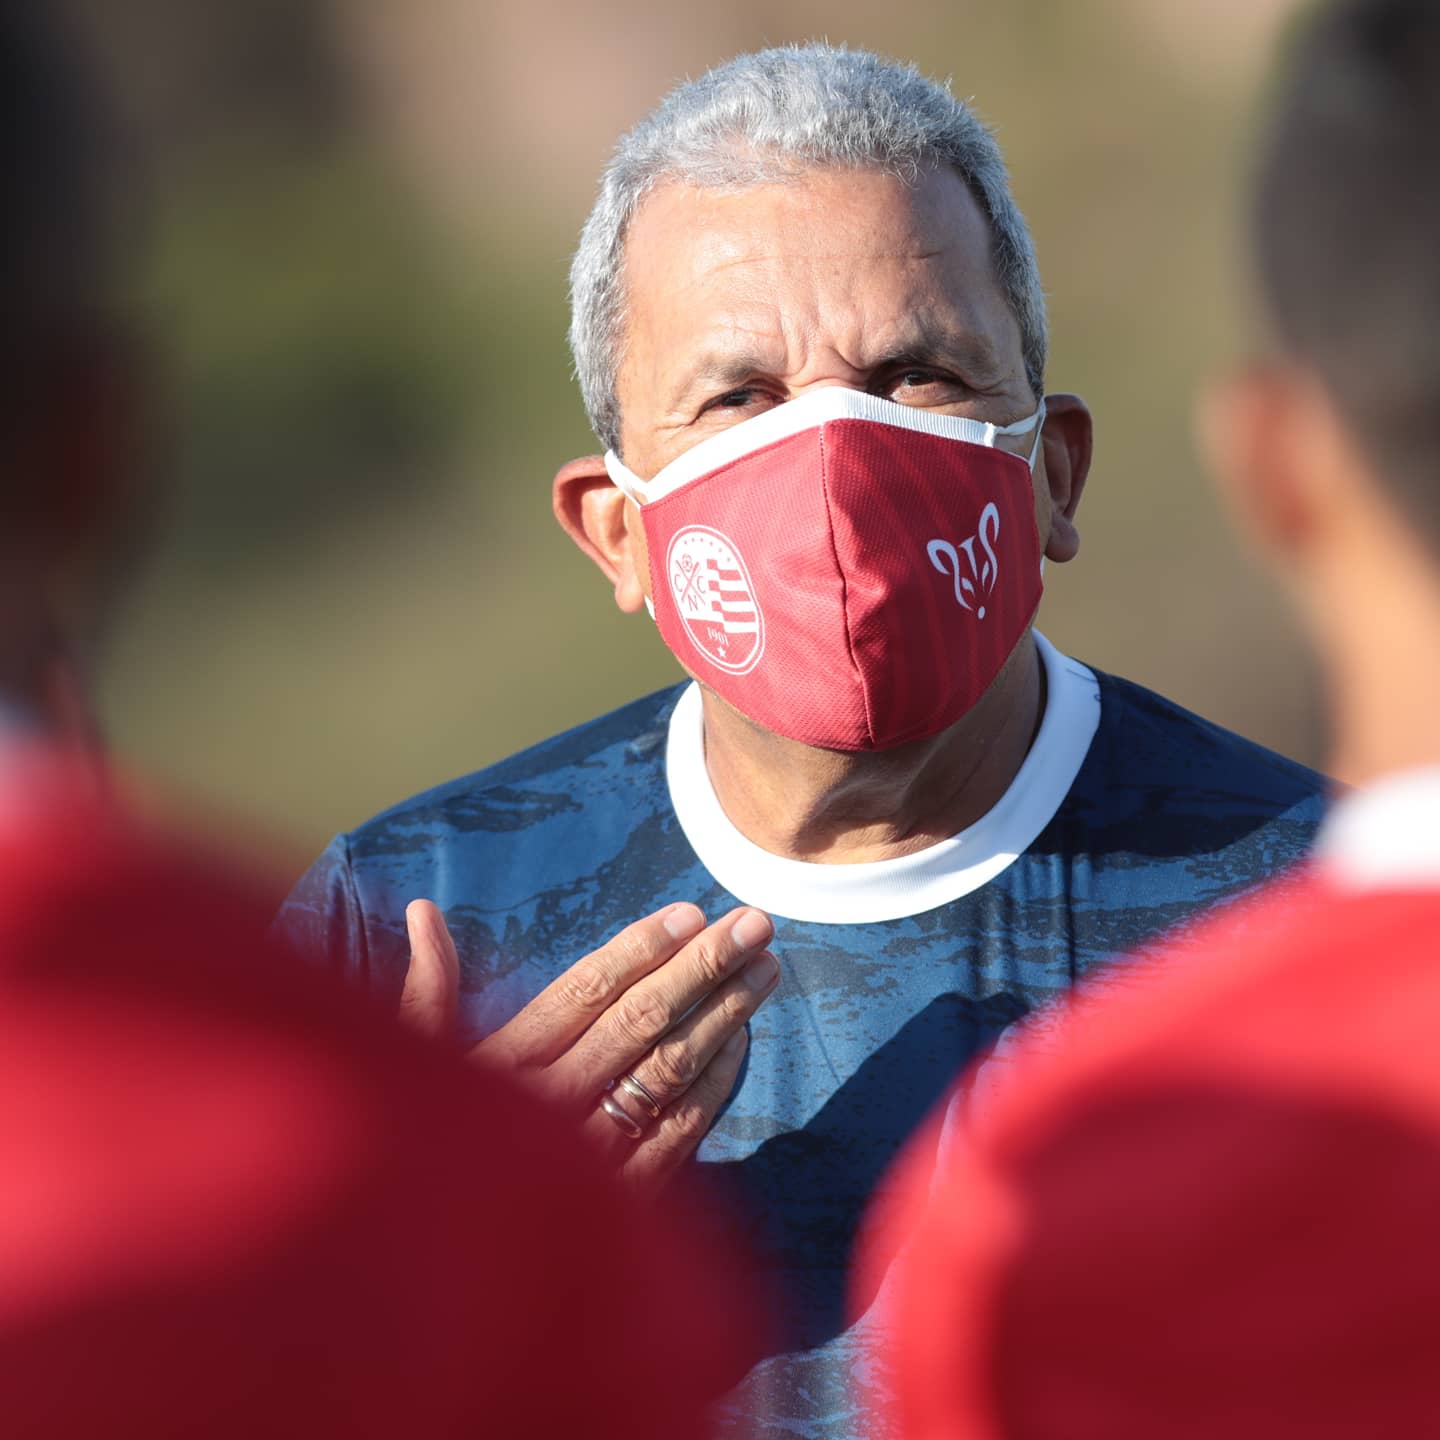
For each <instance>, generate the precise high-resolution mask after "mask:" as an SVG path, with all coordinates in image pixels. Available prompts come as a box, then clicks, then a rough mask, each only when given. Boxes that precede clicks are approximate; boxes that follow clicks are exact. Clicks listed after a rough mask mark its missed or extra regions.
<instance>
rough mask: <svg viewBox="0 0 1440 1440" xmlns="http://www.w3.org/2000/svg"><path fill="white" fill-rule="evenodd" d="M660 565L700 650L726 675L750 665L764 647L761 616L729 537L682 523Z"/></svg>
mask: <svg viewBox="0 0 1440 1440" xmlns="http://www.w3.org/2000/svg"><path fill="white" fill-rule="evenodd" d="M665 571H666V574H667V575H668V576H669V578H670V590H671V593H672V594H673V595H674V597H675V606H676V608H677V609H678V610H679V612H680V617H681V619H683V620H684V622H685V628H686V630H687V631H688V632H689V635H690V638H691V640H693V641H694V643H695V647H696V648H697V649H698V650H699V651H700V653H701V654H702V655H704V657H705V658H706V659H707V660H709V661H710V662H711V663H712V664H714V665H717V666H719V667H720V669H722V670H724V671H727V672H728V673H729V674H732V675H744V674H746V673H747V672H748V671H750V670H753V669H754V668H755V666H756V665H757V664H758V663H759V660H760V656H761V655H762V654H763V653H764V650H765V618H764V616H763V615H762V614H761V612H760V606H759V603H758V602H757V601H756V599H755V587H754V586H753V585H752V584H751V583H750V572H749V570H748V569H747V568H746V566H745V561H744V560H743V559H742V558H741V556H740V552H739V551H738V550H737V549H736V548H735V545H734V542H733V541H731V540H729V539H728V538H727V537H726V536H724V535H722V534H721V533H720V532H719V531H718V530H712V529H710V528H709V527H708V526H704V525H688V526H686V527H685V528H684V529H682V530H678V531H677V532H676V533H675V535H674V536H673V537H672V539H671V541H670V546H669V549H668V551H667V552H666V556H665Z"/></svg>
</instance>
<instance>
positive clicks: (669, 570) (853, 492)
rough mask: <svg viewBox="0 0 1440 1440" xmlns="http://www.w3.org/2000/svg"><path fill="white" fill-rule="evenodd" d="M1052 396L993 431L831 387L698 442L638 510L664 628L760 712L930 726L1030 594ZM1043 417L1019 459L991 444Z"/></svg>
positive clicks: (987, 673)
mask: <svg viewBox="0 0 1440 1440" xmlns="http://www.w3.org/2000/svg"><path fill="white" fill-rule="evenodd" d="M1044 409H1045V407H1044V405H1043V403H1042V405H1041V406H1040V409H1039V410H1037V411H1036V412H1035V414H1034V415H1032V416H1030V417H1029V418H1028V419H1025V420H1021V421H1019V422H1017V423H1016V424H1014V425H1006V426H1003V427H997V426H994V425H988V424H986V423H984V422H983V421H979V420H968V419H962V418H960V417H958V416H953V415H936V414H933V413H930V412H928V411H924V410H918V409H914V408H912V407H910V406H906V405H897V404H895V403H894V402H893V401H890V400H881V399H878V398H877V397H875V396H873V395H868V394H865V393H863V392H861V391H857V390H847V389H843V388H840V387H826V388H825V389H822V390H817V391H813V392H811V393H810V394H809V395H806V396H803V397H801V398H800V399H798V400H792V401H790V402H789V403H788V404H785V405H778V406H776V407H775V408H774V409H773V410H769V411H767V412H766V413H765V414H763V415H759V416H757V417H756V418H755V419H753V420H746V421H744V422H742V423H741V424H739V425H736V426H734V427H733V428H732V429H730V430H726V431H724V432H723V433H721V434H719V435H716V436H714V437H713V438H712V439H709V440H704V441H702V442H701V443H700V444H698V445H696V446H695V447H694V448H693V449H690V450H687V451H686V452H685V454H683V455H682V456H680V458H679V459H678V460H675V461H672V462H671V463H670V464H669V465H667V466H666V467H665V468H664V469H663V470H661V471H660V472H659V474H657V475H656V476H655V477H654V479H652V480H650V481H642V480H639V479H637V478H636V477H635V476H634V475H632V474H631V473H630V471H629V470H627V469H626V468H625V466H624V465H623V464H622V463H621V461H620V459H619V457H618V456H616V455H615V454H614V453H613V452H611V453H610V454H608V455H606V457H605V466H606V469H607V470H608V471H609V473H610V478H611V479H612V480H613V481H614V482H615V484H616V485H617V486H619V488H620V489H621V490H623V491H624V492H625V494H626V495H628V496H629V497H630V498H631V499H632V500H634V501H635V503H636V504H637V505H639V506H640V507H641V514H642V515H643V516H644V520H645V535H646V539H647V540H648V542H649V548H650V588H651V594H652V596H653V611H654V615H655V620H656V623H657V624H658V625H659V627H660V634H661V635H662V636H663V637H664V640H665V643H666V644H667V645H668V646H669V647H670V649H671V650H672V651H674V653H675V656H676V658H677V659H678V660H679V661H680V663H681V664H682V665H683V666H684V667H685V668H686V669H687V670H688V671H690V673H691V674H692V675H694V676H695V677H696V679H698V680H699V681H700V682H701V684H703V685H705V686H708V687H709V688H710V689H712V690H714V691H715V692H716V694H718V695H720V696H722V697H723V698H724V699H725V700H727V701H728V702H729V703H730V704H731V705H733V706H734V707H735V708H736V709H737V710H739V711H741V712H742V713H743V714H745V715H748V716H749V717H750V718H751V719H752V720H754V721H755V722H756V724H758V725H762V726H764V728H765V729H767V730H770V731H773V732H774V733H775V734H777V735H784V736H788V737H789V738H790V739H792V740H798V741H800V742H801V743H802V744H805V745H815V746H819V747H821V748H823V749H826V750H886V749H889V748H890V747H891V746H895V745H903V744H904V743H905V742H906V741H908V740H921V739H924V738H926V737H927V736H930V735H936V734H938V733H939V732H940V731H941V730H944V729H946V728H947V727H948V726H950V725H953V724H954V723H955V722H956V721H957V720H958V719H960V717H961V716H962V715H964V714H965V713H966V711H968V710H969V709H970V708H971V707H972V706H973V705H974V704H975V702H976V701H977V700H978V699H979V698H980V697H981V695H983V694H984V693H985V691H986V690H987V689H988V688H989V686H990V684H991V682H992V681H994V679H995V677H996V676H997V675H998V674H999V673H1000V670H1001V668H1002V667H1003V666H1004V664H1005V662H1006V660H1008V659H1009V657H1010V654H1011V652H1012V651H1013V650H1014V649H1015V646H1016V645H1017V644H1019V642H1020V639H1021V637H1022V636H1023V635H1024V634H1025V632H1026V631H1027V630H1028V629H1029V626H1030V622H1031V621H1032V620H1033V619H1034V617H1035V610H1036V607H1037V606H1038V605H1039V603H1040V594H1041V590H1042V588H1043V587H1042V584H1041V580H1040V565H1041V558H1040V555H1041V552H1040V537H1039V535H1038V534H1037V532H1036V528H1035V501H1034V493H1033V490H1032V487H1031V481H1030V472H1031V469H1032V468H1033V466H1034V464H1035V457H1036V455H1037V454H1038V452H1039V448H1040V426H1041V425H1042V424H1043V419H1044ZM1032 429H1033V430H1035V432H1036V434H1035V443H1034V445H1033V447H1032V448H1031V451H1030V457H1029V461H1028V463H1027V461H1026V460H1024V459H1022V458H1021V457H1020V456H1018V455H1011V454H1009V453H1007V452H1006V451H1003V450H997V449H996V448H995V443H994V442H995V437H996V436H998V435H1023V434H1026V433H1028V432H1029V431H1030V430H1032Z"/></svg>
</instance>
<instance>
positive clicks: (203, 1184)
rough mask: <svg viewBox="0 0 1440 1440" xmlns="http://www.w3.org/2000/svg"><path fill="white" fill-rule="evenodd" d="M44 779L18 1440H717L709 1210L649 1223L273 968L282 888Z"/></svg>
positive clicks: (594, 1172) (0, 1159)
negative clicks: (681, 1308) (711, 1415)
mask: <svg viewBox="0 0 1440 1440" xmlns="http://www.w3.org/2000/svg"><path fill="white" fill-rule="evenodd" d="M39 769H43V767H32V768H31V771H30V772H28V773H27V776H26V778H25V781H24V782H23V783H22V784H18V785H17V784H12V785H9V786H7V787H6V789H5V792H4V794H3V796H0V1088H3V1091H4V1094H5V1103H4V1105H3V1107H0V1413H3V1414H4V1416H5V1429H6V1432H7V1433H8V1434H13V1435H16V1436H20V1435H24V1436H26V1437H27V1440H85V1437H92V1436H99V1435H104V1436H110V1437H134V1440H142V1437H143V1440H192V1437H198V1436H206V1437H209V1440H253V1437H256V1436H262V1435H297V1436H298V1435H313V1436H326V1437H334V1440H372V1437H373V1440H390V1437H395V1436H402V1435H403V1436H415V1437H416V1440H479V1437H482V1436H491V1435H493V1436H502V1435H503V1436H522V1435H523V1436H533V1437H537V1440H571V1437H574V1436H577V1435H582V1434H583V1435H586V1436H592V1437H597V1440H598V1437H614V1440H620V1437H624V1440H642V1437H643V1440H672V1437H675V1436H682V1435H692V1434H698V1433H699V1418H698V1417H699V1415H700V1412H701V1411H702V1410H703V1408H704V1405H705V1403H706V1402H707V1401H708V1399H709V1398H710V1397H711V1396H712V1395H716V1394H719V1393H720V1392H721V1391H723V1390H724V1389H725V1388H727V1387H728V1385H729V1384H731V1383H733V1381H734V1380H735V1379H736V1378H738V1376H739V1375H740V1374H741V1373H743V1370H744V1368H745V1365H746V1363H747V1359H748V1354H749V1351H748V1343H749V1342H748V1338H747V1337H748V1335H749V1334H750V1333H751V1332H750V1330H749V1329H748V1319H749V1317H748V1315H747V1314H746V1313H744V1312H742V1311H741V1309H740V1308H739V1307H738V1306H737V1305H736V1303H735V1302H736V1298H737V1296H738V1289H736V1288H735V1287H736V1286H737V1285H738V1284H739V1281H738V1280H737V1279H736V1276H737V1274H738V1273H740V1267H737V1266H736V1265H735V1264H734V1259H735V1257H734V1256H733V1255H731V1254H730V1253H729V1252H728V1249H727V1248H726V1247H725V1246H722V1245H720V1244H719V1243H718V1242H717V1241H714V1240H712V1241H710V1242H709V1243H710V1247H711V1249H710V1253H704V1252H703V1251H702V1249H701V1243H700V1242H699V1241H696V1240H693V1239H692V1238H691V1237H690V1236H689V1235H688V1234H682V1233H681V1232H680V1231H679V1229H678V1221H677V1220H676V1215H677V1214H680V1215H684V1216H686V1217H687V1218H692V1219H693V1217H694V1214H695V1212H694V1209H693V1203H692V1197H691V1195H690V1192H689V1191H688V1189H682V1190H677V1191H674V1192H667V1197H666V1199H667V1204H668V1205H669V1206H670V1207H672V1208H671V1209H669V1210H668V1211H666V1212H665V1213H657V1212H656V1211H654V1210H652V1208H651V1207H650V1206H649V1205H648V1204H647V1203H645V1202H644V1201H643V1200H642V1198H641V1197H637V1196H635V1195H633V1194H630V1193H629V1192H628V1191H624V1190H622V1187H621V1186H620V1185H619V1184H618V1182H617V1181H616V1179H615V1177H614V1175H613V1172H611V1171H610V1170H609V1168H608V1166H607V1165H605V1164H602V1162H601V1161H600V1160H599V1159H598V1158H597V1157H595V1156H593V1155H592V1154H590V1153H589V1151H588V1150H586V1149H585V1147H584V1146H583V1145H582V1143H581V1142H580V1140H579V1137H578V1136H577V1135H576V1133H575V1131H574V1127H573V1125H572V1123H571V1121H570V1119H569V1117H568V1116H561V1115H555V1114H552V1113H551V1112H550V1111H549V1110H548V1109H546V1108H545V1107H542V1106H541V1105H540V1103H539V1102H538V1101H537V1100H536V1099H535V1098H534V1097H533V1096H530V1095H528V1094H526V1093H523V1092H521V1091H520V1090H519V1089H517V1088H515V1087H513V1085H512V1083H511V1082H510V1081H509V1080H508V1079H506V1078H504V1077H500V1076H494V1075H490V1074H488V1073H484V1072H481V1071H480V1070H479V1069H478V1068H477V1067H475V1066H474V1065H473V1064H470V1063H467V1062H466V1061H465V1060H464V1059H463V1058H462V1057H461V1055H460V1054H459V1053H458V1052H451V1051H448V1050H446V1049H443V1048H441V1047H438V1046H430V1045H426V1044H423V1043H422V1042H420V1041H419V1040H418V1039H416V1038H414V1037H412V1036H411V1035H409V1034H408V1033H407V1032H404V1031H402V1030H401V1029H400V1028H399V1027H398V1026H396V1025H395V1023H394V1021H393V1019H392V1018H391V1017H390V1016H389V1015H388V1014H382V1013H380V1011H379V1010H378V1009H375V1008H372V1006H371V1005H370V1003H369V1002H368V1000H364V999H361V998H360V997H359V996H358V994H357V993H355V992H351V991H347V990H345V989H343V988H341V987H339V986H332V985H331V984H326V983H322V981H323V979H324V978H325V977H322V976H321V975H320V974H319V973H318V971H317V970H315V969H314V968H312V967H310V966H307V965H305V964H302V963H300V961H299V960H298V959H297V957H294V956H290V955H284V954H276V953H274V951H273V949H272V946H271V940H270V937H269V935H268V934H267V932H268V928H269V923H270V916H271V914H272V913H273V909H272V905H271V903H270V893H271V892H270V891H269V889H268V887H264V888H260V887H252V886H251V885H249V884H248V883H247V882H245V881H243V880H241V879H237V878H236V877H235V875H234V874H233V873H232V872H231V871H230V870H229V869H228V867H227V868H224V869H222V868H221V867H220V866H219V865H218V864H216V863H214V862H211V861H207V860H206V859H205V858H204V857H203V855H202V854H200V853H198V847H196V846H195V845H194V844H193V843H186V844H183V845H182V844H180V843H176V842H171V841H168V840H163V839H160V838H157V837H155V836H151V835H147V834H144V833H142V832H140V831H139V830H138V829H137V827H136V825H135V823H134V822H132V821H128V820H124V819H122V818H119V817H117V815H116V814H115V813H113V812H111V811H107V810H105V809H102V808H101V807H100V806H99V805H97V804H96V803H94V802H93V801H92V800H90V799H89V798H88V797H87V796H86V795H85V794H83V793H77V792H76V788H75V787H74V786H73V785H72V784H71V783H69V782H68V781H66V780H61V779H56V780H54V781H51V780H49V779H37V778H36V775H35V771H36V770H39ZM671 1287H674V1288H673V1289H672V1288H671ZM697 1294H703V1295H704V1297H705V1299H704V1303H703V1304H687V1306H686V1307H685V1308H686V1309H687V1319H686V1322H685V1323H684V1324H683V1325H676V1324H667V1323H664V1322H663V1321H662V1319H661V1318H660V1317H663V1316H664V1315H666V1314H667V1313H669V1312H672V1311H674V1310H675V1308H676V1299H675V1297H676V1296H677V1295H681V1296H685V1295H689V1296H692V1297H693V1296H694V1295H697Z"/></svg>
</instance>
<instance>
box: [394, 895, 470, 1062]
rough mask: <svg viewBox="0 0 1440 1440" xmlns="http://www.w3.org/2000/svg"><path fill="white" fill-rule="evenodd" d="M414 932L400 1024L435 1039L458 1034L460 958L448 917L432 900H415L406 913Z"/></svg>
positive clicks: (411, 938) (401, 995)
mask: <svg viewBox="0 0 1440 1440" xmlns="http://www.w3.org/2000/svg"><path fill="white" fill-rule="evenodd" d="M405 926H406V929H407V930H408V931H409V932H410V968H409V969H408V970H407V971H406V972H405V988H404V990H403V991H402V992H401V994H400V1010H399V1020H400V1023H401V1024H402V1025H404V1026H406V1027H407V1028H408V1029H410V1030H414V1031H415V1032H416V1033H417V1034H419V1035H424V1036H426V1037H428V1038H429V1039H431V1040H448V1039H450V1038H451V1037H452V1036H453V1035H454V1033H455V1014H456V1010H457V1008H458V1007H459V1003H460V957H459V956H458V955H457V954H456V953H455V942H454V941H453V940H452V939H451V938H450V930H449V927H448V926H447V925H446V924H445V917H444V916H443V915H442V914H441V913H440V911H439V909H438V908H437V907H436V906H435V905H433V904H432V903H431V902H430V901H429V900H412V901H411V902H410V904H409V905H408V906H407V907H406V910H405Z"/></svg>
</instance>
